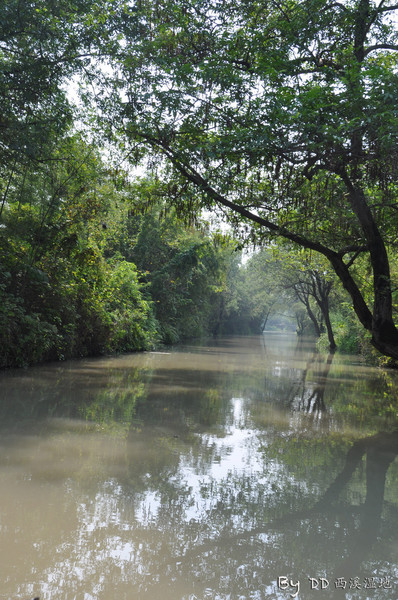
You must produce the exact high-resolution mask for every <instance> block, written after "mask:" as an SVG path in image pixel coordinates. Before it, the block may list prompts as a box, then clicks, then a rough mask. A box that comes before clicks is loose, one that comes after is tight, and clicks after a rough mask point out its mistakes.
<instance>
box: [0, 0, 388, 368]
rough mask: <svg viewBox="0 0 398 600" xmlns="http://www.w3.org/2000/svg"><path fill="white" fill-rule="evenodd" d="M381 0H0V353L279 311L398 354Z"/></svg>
mask: <svg viewBox="0 0 398 600" xmlns="http://www.w3.org/2000/svg"><path fill="white" fill-rule="evenodd" d="M397 10H398V9H397V6H396V5H395V4H394V3H393V2H392V0H381V1H379V2H373V1H371V0H352V1H351V0H349V1H347V2H343V3H339V2H337V3H336V2H330V1H329V0H303V1H302V2H290V1H289V2H284V1H283V2H281V3H274V2H268V3H265V2H262V1H261V2H258V1H257V0H249V1H246V0H245V1H236V0H233V1H231V2H228V1H227V2H222V3H214V2H209V0H195V2H191V1H190V0H167V1H165V2H162V3H159V2H158V1H157V0H142V1H140V2H137V3H136V4H134V3H127V2H123V1H122V0H76V1H75V2H74V3H70V2H66V1H57V2H49V1H47V0H46V1H45V0H35V1H33V2H30V3H22V2H20V1H19V0H5V2H3V3H2V5H1V7H0V80H1V91H0V294H1V302H0V366H10V365H23V364H28V363H30V362H35V361H40V360H45V359H54V358H57V359H60V358H65V357H71V356H84V355H88V354H96V353H103V352H113V351H130V350H136V349H144V348H149V347H151V346H153V345H154V344H156V343H158V342H160V341H163V342H167V343H169V342H177V341H179V340H181V339H184V338H186V337H191V336H198V335H203V334H217V333H222V332H226V331H235V332H247V331H259V330H261V328H264V327H267V326H279V327H280V326H284V325H285V324H286V323H287V322H288V321H287V320H286V318H288V319H291V317H293V318H294V319H295V320H296V325H295V326H296V327H297V329H298V331H299V332H303V331H305V330H307V331H309V330H312V331H313V332H314V333H315V334H316V335H318V336H321V338H324V343H325V344H327V345H328V346H329V347H330V348H332V349H333V348H335V346H336V345H340V346H343V348H345V349H346V350H349V351H352V350H358V349H360V346H361V345H363V344H362V340H363V338H364V336H363V335H362V334H361V331H366V332H367V336H368V338H369V340H370V341H371V343H372V344H373V346H374V347H375V348H377V350H378V351H379V352H381V354H382V355H384V356H388V357H392V358H394V359H398V332H397V329H396V326H395V321H394V316H395V312H396V310H397V307H398V304H397V301H398V298H397V292H396V289H397V288H396V262H397V260H396V259H397V246H396V229H397V225H398V222H397V219H396V215H397V210H396V209H397V177H396V175H397V156H398V154H397V136H398V108H397V106H398V102H397V100H398V77H397V57H398V53H397V50H398V39H397V35H398V34H397V29H396V26H395V24H394V20H393V17H394V14H395V12H396V11H397ZM71 81H74V83H75V85H74V88H73V89H75V88H76V83H77V82H78V83H79V86H80V88H81V95H80V99H79V102H75V101H76V94H77V92H75V93H74V99H73V100H72V95H71V93H70V91H69V92H67V90H68V89H69V90H70V89H71V88H70V82H71ZM68 86H69V88H68ZM138 166H139V168H140V169H139V171H138V173H139V174H140V176H139V177H137V176H134V173H137V170H134V168H136V167H138ZM144 173H145V174H144ZM203 210H206V211H207V213H205V214H208V213H209V211H211V212H217V213H218V214H219V215H222V216H223V217H224V218H227V219H228V221H229V223H230V227H231V230H230V231H231V237H232V234H233V237H234V238H235V242H233V241H232V240H231V239H230V238H229V237H228V236H226V235H221V234H220V233H215V232H214V230H213V229H211V228H209V227H208V226H207V224H206V222H205V220H204V218H203V216H201V215H203ZM252 244H255V245H256V246H257V247H260V248H262V250H261V251H260V252H259V253H257V254H254V255H253V256H252V258H251V259H249V260H248V261H247V262H246V263H245V264H244V265H243V266H242V265H240V262H239V253H237V252H236V251H235V250H236V249H237V247H239V246H240V247H244V246H251V245H252ZM270 319H272V320H271V321H270ZM326 340H327V341H326Z"/></svg>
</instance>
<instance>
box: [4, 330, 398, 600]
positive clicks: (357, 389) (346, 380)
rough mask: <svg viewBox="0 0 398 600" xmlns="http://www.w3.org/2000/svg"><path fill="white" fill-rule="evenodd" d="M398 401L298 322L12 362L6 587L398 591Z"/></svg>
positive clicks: (25, 592)
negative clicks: (31, 364) (299, 329)
mask: <svg viewBox="0 0 398 600" xmlns="http://www.w3.org/2000/svg"><path fill="white" fill-rule="evenodd" d="M397 399H398V374H397V373H394V372H390V373H389V372H385V371H381V370H378V369H372V368H368V367H366V366H364V365H363V364H362V363H361V362H360V361H359V360H358V359H357V358H349V357H345V358H344V357H341V356H334V357H333V356H327V355H322V354H317V353H316V352H314V348H313V345H312V342H311V341H307V342H305V341H304V342H302V343H300V342H298V340H297V338H296V337H295V336H292V335H289V336H284V335H276V334H274V335H266V336H261V337H260V336H259V337H250V338H249V337H248V338H245V337H233V338H222V339H218V340H216V341H212V342H210V343H207V344H193V345H187V346H184V347H179V348H177V349H173V350H168V351H164V352H156V353H145V354H135V355H128V356H122V357H116V358H102V359H90V360H83V361H71V362H67V363H63V364H51V365H45V366H41V367H37V368H31V369H27V370H24V371H11V372H8V373H3V374H2V375H1V377H0V417H1V423H0V494H1V503H0V556H1V560H0V599H3V598H4V599H6V598H7V599H20V598H21V599H26V600H28V599H29V598H34V597H36V596H40V598H41V600H43V599H46V600H47V599H58V598H59V599H62V600H92V599H100V600H102V599H105V598H107V599H117V600H120V599H125V600H133V599H134V600H157V599H159V600H195V599H196V600H243V599H251V600H262V599H266V598H267V599H268V598H270V599H280V600H284V599H288V598H291V597H298V598H302V599H306V598H311V599H312V598H320V599H321V600H323V599H325V600H327V599H328V598H336V599H338V598H346V599H347V600H349V599H360V600H365V599H368V598H369V599H381V598H382V599H384V600H397V599H398V461H397V458H396V456H397V452H398V434H397V427H398V400H397ZM311 578H312V579H311ZM311 588H314V589H311ZM316 588H317V589H316Z"/></svg>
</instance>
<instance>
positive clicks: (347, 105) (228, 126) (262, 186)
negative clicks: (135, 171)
mask: <svg viewBox="0 0 398 600" xmlns="http://www.w3.org/2000/svg"><path fill="white" fill-rule="evenodd" d="M397 10H398V4H396V3H395V2H394V0H377V1H376V2H373V1H371V0H341V2H336V1H334V0H302V1H298V0H222V1H221V0H220V1H218V0H216V1H215V0H162V1H161V2H160V1H158V0H140V1H138V0H137V2H136V4H134V5H128V7H127V8H126V9H125V10H124V12H123V17H122V18H121V20H120V31H121V33H122V34H123V41H122V42H121V43H120V46H119V52H118V55H117V56H115V57H114V58H115V59H116V62H115V64H116V66H117V68H116V69H115V74H114V78H113V83H114V84H116V85H115V87H114V89H115V90H116V91H115V92H114V96H113V98H112V103H109V102H108V103H107V104H106V109H107V116H110V113H111V111H112V108H115V109H116V110H115V112H114V113H113V125H116V126H117V127H118V129H119V131H120V132H122V133H123V134H125V136H127V139H128V140H129V141H130V143H131V152H132V154H134V152H133V150H134V149H135V148H136V149H137V152H138V151H139V149H140V148H142V147H145V148H147V149H149V150H151V151H153V152H154V153H155V154H156V155H158V156H162V157H163V159H164V163H163V164H166V165H169V167H168V168H169V173H168V174H167V176H168V178H169V181H172V177H174V185H171V184H170V200H171V201H172V200H173V199H174V200H175V201H178V202H180V203H185V204H183V206H185V209H186V210H195V209H196V208H198V207H199V206H208V207H212V206H213V207H214V206H215V205H217V206H219V207H222V209H223V210H224V211H225V212H226V213H227V214H228V215H229V218H230V219H231V221H232V222H235V223H236V222H239V223H241V224H242V223H243V224H244V225H245V227H246V229H247V230H248V231H249V234H250V235H251V236H252V237H255V238H261V237H265V236H266V235H268V236H269V235H271V237H272V236H282V237H284V238H286V239H288V240H290V241H292V242H294V243H296V244H298V245H300V246H302V247H305V248H308V249H312V250H314V251H316V252H319V253H321V254H323V255H324V256H325V257H327V258H328V260H329V261H330V262H331V264H332V266H333V268H334V270H335V272H336V274H337V275H338V277H339V278H340V280H341V281H342V283H343V285H344V287H345V289H346V290H347V291H348V293H349V294H350V296H351V298H352V302H353V306H354V308H355V311H356V314H357V315H358V318H359V319H360V321H361V323H362V325H363V326H364V327H365V328H366V329H367V330H368V331H370V332H371V335H372V342H373V344H374V346H375V347H376V348H377V349H378V350H379V351H380V352H382V353H383V354H385V355H387V356H391V357H394V358H396V359H397V358H398V330H397V329H396V326H395V324H394V321H393V316H392V292H391V287H392V284H391V277H390V267H389V258H388V249H389V248H391V247H392V246H393V244H394V242H396V239H397V229H396V227H397V224H398V223H397V219H396V214H397V208H398V205H397V183H396V174H397V165H398V161H397V158H398V145H397V135H398V77H397V70H396V66H397V53H396V51H397V50H398V39H397V31H396V28H395V27H394V22H393V18H394V16H395V14H396V11H397ZM108 100H109V99H108ZM116 100H118V101H117V102H116ZM104 115H105V113H104ZM125 139H126V138H125ZM136 144H138V145H136ZM184 182H185V183H184ZM364 253H366V254H367V255H368V257H369V262H370V265H371V268H372V273H373V298H372V299H371V301H369V299H365V297H364V295H363V293H362V291H361V286H360V285H359V283H358V281H356V279H355V277H354V274H353V273H354V271H355V261H356V259H357V258H358V256H361V255H363V254H364Z"/></svg>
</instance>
